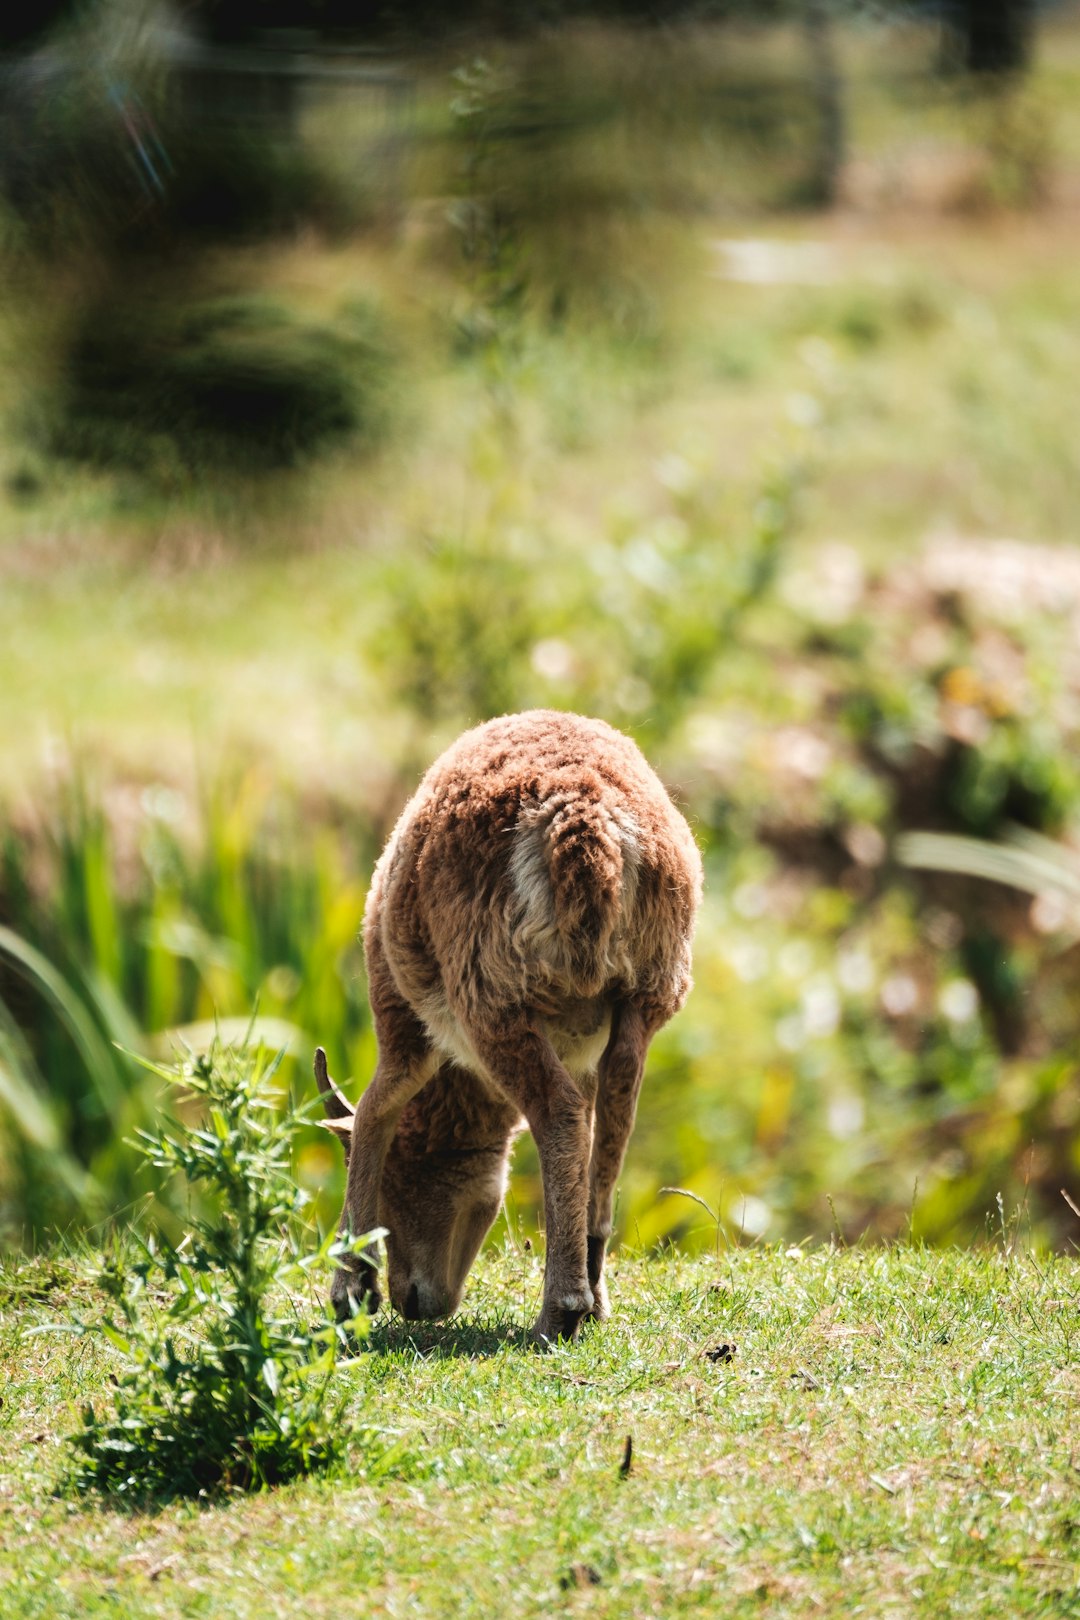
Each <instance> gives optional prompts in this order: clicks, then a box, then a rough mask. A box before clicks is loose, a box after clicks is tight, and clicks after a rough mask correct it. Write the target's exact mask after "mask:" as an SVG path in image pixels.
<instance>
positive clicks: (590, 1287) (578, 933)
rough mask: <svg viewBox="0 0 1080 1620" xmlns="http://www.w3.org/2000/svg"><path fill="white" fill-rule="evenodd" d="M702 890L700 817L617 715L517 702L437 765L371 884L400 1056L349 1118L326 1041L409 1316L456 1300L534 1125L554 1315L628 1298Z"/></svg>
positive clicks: (330, 1098) (379, 992)
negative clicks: (653, 1090)
mask: <svg viewBox="0 0 1080 1620" xmlns="http://www.w3.org/2000/svg"><path fill="white" fill-rule="evenodd" d="M700 893H701V861H700V857H699V855H698V851H697V848H696V846H695V844H694V841H693V838H692V837H691V834H690V830H689V828H688V827H687V825H686V822H685V821H684V819H683V817H682V816H681V815H680V814H679V812H678V811H677V810H676V809H675V808H674V806H673V805H672V803H671V800H670V799H669V798H668V795H667V793H666V792H665V791H664V788H663V787H662V785H661V784H660V782H659V780H658V779H657V777H656V776H655V775H654V774H653V772H652V771H651V769H650V768H649V766H648V765H647V764H646V762H645V760H644V759H643V757H642V755H641V753H640V752H639V751H638V749H637V747H636V746H635V744H634V743H632V742H631V741H630V740H629V738H627V737H625V736H623V735H622V734H621V733H620V732H618V731H614V730H613V729H612V728H611V727H610V726H608V725H606V724H605V723H604V722H603V721H602V720H587V719H583V718H582V717H581V716H579V715H573V714H561V713H556V712H554V711H549V710H535V711H532V712H530V713H527V714H518V715H509V716H505V717H504V718H502V719H499V720H492V721H489V722H488V723H487V724H486V725H482V726H478V727H476V729H475V730H473V731H468V732H466V733H465V734H464V736H462V737H459V738H458V740H457V742H456V743H454V744H453V745H452V747H450V748H449V749H448V750H447V751H446V753H445V754H443V755H442V757H441V758H440V759H438V760H436V762H435V764H434V765H433V766H432V767H431V769H430V770H429V771H428V773H427V775H426V776H425V777H424V779H423V781H422V782H421V784H420V787H419V789H418V791H417V793H416V794H415V796H414V797H413V798H412V799H411V800H410V802H409V804H408V805H406V807H405V810H404V811H403V813H402V815H401V818H400V820H399V821H398V823H397V826H396V827H395V828H394V831H393V833H392V834H391V836H390V839H389V842H388V843H387V846H386V849H385V850H384V851H383V854H382V857H381V859H380V860H379V863H378V865H377V867H376V869H375V876H374V879H373V881H372V887H371V893H370V895H369V897H368V905H367V911H366V913H365V917H364V950H365V955H366V959H367V969H368V982H369V991H370V997H371V1007H372V1014H373V1017H374V1022H375V1030H376V1034H377V1037H378V1044H379V1059H378V1064H377V1067H376V1070H375V1075H374V1078H373V1079H372V1081H371V1084H370V1085H369V1086H368V1088H367V1090H366V1091H365V1092H364V1094H363V1096H362V1097H361V1099H360V1102H359V1103H358V1104H357V1107H356V1111H355V1115H354V1116H353V1118H352V1120H351V1121H350V1120H349V1119H348V1118H342V1117H341V1106H342V1104H341V1102H340V1093H337V1094H336V1095H335V1094H334V1093H332V1092H329V1091H328V1089H327V1088H328V1086H329V1085H330V1084H332V1083H331V1082H329V1081H328V1080H327V1077H326V1072H325V1059H324V1058H323V1057H322V1054H321V1053H320V1054H319V1055H318V1057H317V1059H316V1073H317V1075H318V1077H319V1083H320V1087H321V1088H322V1089H323V1091H324V1096H325V1099H326V1103H327V1112H328V1113H329V1114H331V1116H336V1117H332V1118H331V1119H330V1121H329V1122H328V1123H329V1124H330V1127H331V1128H332V1129H336V1130H337V1132H338V1134H339V1135H342V1137H343V1139H348V1138H349V1137H351V1141H350V1143H349V1151H348V1160H349V1166H348V1187H347V1191H346V1196H345V1208H344V1211H343V1213H342V1227H343V1229H345V1230H351V1231H352V1232H356V1233H362V1232H367V1231H371V1230H373V1229H374V1228H375V1227H376V1226H385V1227H386V1228H387V1230H388V1236H387V1240H386V1242H387V1259H388V1270H389V1284H390V1295H391V1298H392V1300H393V1302H394V1304H395V1305H396V1306H397V1308H398V1309H399V1310H401V1311H402V1313H403V1314H404V1315H405V1316H407V1317H414V1318H415V1317H429V1316H442V1315H446V1314H448V1313H449V1312H450V1311H452V1310H454V1309H456V1307H457V1304H458V1302H459V1300H460V1297H461V1291H462V1287H463V1285H464V1280H465V1276H466V1273H467V1272H468V1269H469V1266H470V1265H471V1264H472V1261H473V1259H474V1258H475V1256H476V1253H477V1251H478V1249H479V1247H480V1244H481V1242H482V1241H483V1238H484V1235H485V1233H486V1232H487V1230H488V1228H489V1227H490V1225H491V1223H492V1222H493V1221H494V1219H495V1217H496V1215H497V1214H498V1211H499V1207H500V1204H501V1201H502V1196H503V1192H504V1190H505V1186H506V1175H507V1166H508V1162H509V1155H510V1147H511V1144H512V1141H513V1138H514V1136H515V1134H516V1132H517V1131H518V1130H519V1129H520V1128H521V1127H522V1125H523V1124H527V1125H528V1127H529V1129H530V1130H531V1131H532V1133H533V1136H534V1138H535V1140H536V1145H537V1150H538V1153H539V1156H540V1166H541V1171H542V1174H543V1182H544V1202H545V1209H546V1226H547V1268H546V1272H545V1279H544V1301H543V1307H542V1309H541V1312H540V1316H539V1319H538V1321H537V1322H536V1324H535V1327H534V1333H535V1335H536V1336H537V1338H539V1339H541V1340H550V1339H554V1338H556V1337H559V1336H571V1337H572V1336H573V1334H574V1333H575V1332H576V1330H577V1327H578V1324H579V1323H580V1322H581V1320H582V1319H583V1318H584V1317H586V1316H592V1317H598V1318H603V1317H605V1316H606V1315H607V1313H608V1305H607V1295H606V1290H605V1286H604V1280H603V1261H604V1250H605V1246H606V1243H607V1239H608V1237H609V1236H610V1233H611V1219H612V1201H613V1196H614V1188H615V1181H616V1178H617V1176H618V1174H619V1170H620V1168H621V1166H622V1160H623V1154H624V1152H625V1149H626V1143H627V1140H628V1138H629V1135H630V1131H631V1129H632V1127H633V1121H634V1111H635V1108H636V1105H637V1095H638V1089H639V1087H640V1084H641V1076H642V1070H643V1067H644V1062H645V1054H646V1051H647V1049H648V1045H649V1041H650V1040H651V1038H652V1036H653V1035H654V1034H655V1032H656V1031H657V1030H658V1029H659V1028H660V1026H661V1025H662V1024H664V1023H665V1022H666V1021H667V1020H668V1019H669V1018H670V1017H671V1016H672V1014H673V1013H675V1012H676V1011H677V1010H678V1009H679V1007H681V1005H682V1003H683V1001H684V1000H685V999H686V995H687V992H688V990H689V988H690V942H691V935H692V932H693V925H694V917H695V913H696V910H697V904H698V900H699V898H700ZM320 1064H321V1070H320ZM324 1081H325V1082H326V1083H325V1084H324ZM365 1295H367V1296H368V1298H369V1301H371V1300H373V1301H374V1302H375V1303H377V1302H378V1290H377V1286H376V1279H375V1269H374V1266H373V1264H372V1263H371V1262H370V1261H369V1260H367V1259H361V1260H358V1261H357V1262H355V1263H354V1264H353V1265H351V1266H348V1267H343V1268H342V1269H341V1270H340V1271H339V1272H338V1273H337V1274H336V1276H335V1278H334V1286H333V1289H332V1297H333V1299H334V1301H335V1303H336V1305H337V1307H338V1309H339V1312H341V1313H342V1314H346V1313H347V1312H348V1311H349V1310H350V1309H351V1308H352V1305H353V1303H354V1302H357V1301H359V1300H360V1299H362V1298H363V1297H364V1296H365Z"/></svg>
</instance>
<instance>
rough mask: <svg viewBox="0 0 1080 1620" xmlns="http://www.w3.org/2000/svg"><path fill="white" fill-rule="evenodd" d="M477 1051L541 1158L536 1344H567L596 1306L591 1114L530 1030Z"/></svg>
mask: <svg viewBox="0 0 1080 1620" xmlns="http://www.w3.org/2000/svg"><path fill="white" fill-rule="evenodd" d="M476 1050H477V1054H478V1056H479V1057H480V1059H481V1061H482V1063H483V1065H484V1067H485V1068H486V1069H487V1071H488V1073H489V1074H490V1075H491V1077H492V1079H493V1080H495V1081H497V1082H498V1084H499V1085H500V1086H501V1087H502V1088H503V1089H504V1090H505V1091H506V1092H507V1094H508V1095H509V1097H510V1098H511V1100H512V1101H513V1102H514V1103H515V1104H516V1106H517V1107H518V1108H520V1110H521V1112H522V1113H523V1114H524V1116H525V1122H526V1124H527V1125H528V1127H529V1129H530V1130H531V1131H532V1134H533V1139H534V1141H535V1142H536V1151H537V1153H538V1154H539V1157H540V1171H541V1175H542V1177H543V1182H544V1216H545V1223H546V1227H547V1258H546V1264H545V1268H544V1301H543V1305H542V1307H541V1311H540V1315H539V1317H538V1318H537V1320H536V1322H535V1323H534V1325H533V1330H532V1331H533V1337H534V1338H535V1339H537V1340H538V1341H540V1342H541V1343H551V1342H552V1341H553V1340H555V1339H572V1338H573V1337H574V1336H575V1334H576V1333H577V1330H578V1327H579V1325H580V1323H581V1320H582V1318H583V1317H584V1316H587V1315H588V1313H589V1312H590V1311H591V1310H592V1307H593V1295H592V1290H591V1289H590V1287H589V1280H588V1271H587V1266H586V1253H585V1235H586V1234H585V1225H586V1214H587V1210H588V1198H589V1170H588V1166H589V1131H590V1121H589V1107H588V1104H587V1103H586V1101H585V1099H584V1097H583V1096H582V1095H581V1092H580V1091H579V1090H578V1088H577V1086H576V1085H575V1084H574V1082H573V1080H572V1079H571V1078H570V1076H569V1074H568V1073H567V1071H566V1070H565V1069H564V1068H563V1066H562V1064H561V1063H560V1062H559V1060H558V1058H557V1057H556V1056H555V1052H554V1050H553V1049H552V1046H551V1043H550V1042H549V1041H548V1040H547V1038H546V1037H545V1036H543V1035H540V1034H538V1033H537V1032H536V1031H535V1030H534V1029H532V1028H530V1027H529V1026H519V1027H518V1028H516V1029H513V1030H511V1031H509V1032H508V1033H507V1034H505V1035H501V1036H500V1037H499V1038H498V1039H497V1040H486V1041H481V1042H478V1043H477V1046H476Z"/></svg>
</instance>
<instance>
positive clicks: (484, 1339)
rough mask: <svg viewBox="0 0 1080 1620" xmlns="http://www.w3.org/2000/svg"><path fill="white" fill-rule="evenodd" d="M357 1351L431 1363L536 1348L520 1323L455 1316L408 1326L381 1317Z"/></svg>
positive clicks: (482, 1358) (483, 1357)
mask: <svg viewBox="0 0 1080 1620" xmlns="http://www.w3.org/2000/svg"><path fill="white" fill-rule="evenodd" d="M357 1348H358V1350H360V1351H362V1352H367V1354H369V1355H385V1356H400V1355H402V1354H408V1355H414V1356H422V1357H423V1358H424V1359H425V1360H429V1361H448V1360H452V1359H456V1358H460V1357H467V1358H470V1359H472V1360H474V1361H482V1360H484V1359H486V1358H487V1357H488V1356H496V1355H498V1354H499V1353H500V1352H501V1351H503V1350H535V1349H536V1348H537V1347H536V1345H535V1343H534V1342H533V1340H532V1339H531V1338H530V1336H529V1331H528V1329H527V1328H525V1327H523V1326H522V1325H521V1323H520V1322H510V1321H504V1320H502V1319H498V1318H497V1319H495V1320H494V1321H492V1320H490V1319H489V1320H487V1321H484V1320H482V1319H481V1320H477V1319H475V1318H473V1319H470V1318H469V1317H466V1316H452V1317H450V1318H448V1320H447V1321H445V1322H406V1321H404V1320H403V1319H402V1318H401V1317H398V1316H388V1315H381V1316H379V1317H377V1318H376V1320H375V1321H374V1322H373V1323H372V1325H371V1330H370V1332H369V1333H368V1336H367V1338H366V1339H365V1340H363V1341H362V1343H361V1344H359V1345H358V1346H357Z"/></svg>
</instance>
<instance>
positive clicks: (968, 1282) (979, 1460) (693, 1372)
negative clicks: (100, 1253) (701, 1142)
mask: <svg viewBox="0 0 1080 1620" xmlns="http://www.w3.org/2000/svg"><path fill="white" fill-rule="evenodd" d="M89 1268H90V1261H89V1259H88V1258H87V1257H85V1256H81V1255H79V1254H78V1253H75V1254H68V1255H61V1254H56V1255H54V1256H53V1257H51V1258H50V1257H48V1256H43V1257H41V1258H40V1259H38V1260H36V1261H31V1262H21V1263H16V1262H10V1261H9V1262H5V1264H4V1267H3V1272H2V1275H0V1290H2V1301H3V1311H2V1319H0V1323H2V1325H0V1380H2V1382H0V1397H2V1401H3V1404H2V1406H0V1501H2V1503H3V1512H2V1513H0V1606H2V1609H3V1613H4V1615H5V1616H10V1617H11V1620H30V1617H42V1620H44V1617H46V1616H47V1617H49V1620H62V1617H67V1616H70V1617H72V1620H74V1617H79V1620H83V1617H85V1616H98V1615H101V1616H104V1615H109V1614H117V1613H122V1614H124V1615H125V1616H131V1617H132V1620H136V1617H144V1616H145V1617H150V1616H163V1617H166V1616H180V1615H183V1616H207V1617H209V1616H222V1617H224V1616H241V1617H243V1616H252V1617H255V1616H264V1615H266V1614H267V1613H271V1612H272V1613H275V1614H278V1615H281V1616H283V1617H285V1616H292V1615H296V1616H300V1615H303V1616H311V1617H318V1616H322V1615H327V1616H329V1615H334V1614H340V1613H343V1612H347V1613H353V1612H363V1613H365V1614H378V1615H402V1616H404V1615H406V1614H420V1615H431V1616H444V1615H445V1616H449V1615H462V1616H464V1615H477V1616H481V1615H483V1616H487V1615H491V1614H494V1613H513V1614H515V1615H521V1616H530V1615H539V1614H546V1613H550V1612H551V1611H552V1610H553V1609H558V1610H560V1611H565V1612H568V1613H571V1614H573V1613H582V1614H585V1613H588V1614H591V1615H611V1616H615V1615H619V1616H631V1615H632V1616H650V1615H660V1614H662V1615H665V1616H667V1615H715V1614H717V1613H723V1614H724V1615H731V1616H740V1617H742V1616H761V1617H768V1616H776V1617H779V1616H785V1617H787V1616H813V1615H816V1614H837V1613H840V1612H844V1613H850V1614H864V1615H873V1616H885V1615H896V1616H927V1617H930V1616H933V1617H935V1620H937V1617H939V1616H944V1615H955V1616H964V1617H975V1616H987V1617H989V1616H997V1615H1001V1614H1008V1615H1010V1616H1012V1615H1016V1616H1024V1617H1032V1620H1035V1617H1045V1620H1050V1617H1060V1620H1064V1617H1066V1616H1075V1615H1077V1614H1080V1550H1078V1546H1077V1540H1078V1536H1080V1528H1078V1523H1077V1504H1078V1502H1080V1485H1078V1476H1077V1467H1078V1458H1077V1452H1076V1434H1077V1400H1078V1397H1080V1363H1078V1360H1077V1335H1076V1323H1077V1306H1078V1303H1080V1270H1078V1267H1077V1262H1076V1260H1075V1258H1073V1257H1069V1258H1065V1257H1059V1258H1056V1259H1055V1258H1047V1257H1038V1256H1035V1255H1034V1254H1031V1253H1028V1252H1025V1250H1024V1248H1023V1246H1022V1245H1021V1244H1020V1243H1018V1242H1017V1241H1015V1239H1014V1237H1013V1236H1011V1235H1010V1234H1003V1235H1002V1240H1001V1241H1000V1242H999V1243H997V1244H996V1245H992V1246H990V1245H988V1246H984V1247H981V1248H975V1249H972V1250H969V1251H968V1252H965V1253H961V1252H958V1251H944V1252H940V1253H931V1252H928V1251H926V1250H924V1249H923V1248H921V1247H920V1246H917V1245H916V1246H908V1245H905V1244H899V1245H897V1246H894V1247H891V1248H876V1249H866V1250H863V1249H858V1248H856V1249H849V1250H839V1249H807V1248H804V1247H789V1248H773V1249H749V1250H748V1249H735V1250H728V1249H727V1248H726V1247H724V1246H721V1247H720V1248H719V1250H718V1252H717V1253H716V1254H715V1255H714V1256H710V1257H705V1258H700V1259H698V1260H695V1261H690V1260H686V1259H677V1258H673V1257H665V1258H659V1259H652V1260H644V1259H641V1258H638V1257H635V1256H633V1255H630V1254H626V1253H623V1254H620V1255H618V1256H617V1257H616V1258H615V1260H614V1262H613V1269H612V1299H613V1304H614V1308H615V1317H614V1319H613V1321H612V1322H611V1323H610V1324H609V1325H607V1326H605V1327H604V1328H603V1329H600V1330H597V1331H594V1332H592V1333H591V1334H589V1335H588V1336H587V1337H586V1338H585V1339H584V1341H583V1342H581V1343H580V1344H578V1345H574V1346H563V1347H560V1348H558V1349H556V1350H554V1351H552V1352H550V1353H549V1354H546V1355H539V1354H537V1353H534V1352H533V1351H531V1350H530V1349H529V1348H528V1347H527V1345H526V1343H525V1340H524V1324H525V1323H526V1322H527V1321H528V1320H529V1313H530V1310H531V1309H532V1308H533V1307H534V1305H535V1302H536V1299H537V1297H538V1293H539V1288H540V1277H541V1269H542V1261H541V1256H540V1255H539V1254H538V1253H537V1252H536V1250H531V1251H528V1252H526V1251H525V1250H523V1249H521V1248H520V1247H510V1246H506V1247H503V1248H502V1249H501V1250H500V1249H496V1250H494V1251H491V1252H488V1253H487V1254H485V1255H484V1256H483V1257H482V1259H481V1261H480V1263H479V1264H478V1267H477V1270H476V1272H475V1274H474V1276H473V1278H472V1280H471V1282H470V1285H469V1292H468V1295H467V1300H466V1308H465V1311H464V1313H463V1314H462V1316H461V1317H460V1318H459V1319H456V1320H454V1321H452V1322H449V1323H447V1324H445V1325H442V1326H438V1327H430V1328H428V1327H425V1328H424V1329H422V1330H419V1331H412V1332H410V1331H409V1330H407V1328H406V1326H404V1325H403V1324H401V1323H400V1322H398V1321H396V1320H390V1319H385V1318H384V1319H380V1320H379V1321H377V1322H376V1324H375V1326H374V1329H373V1332H372V1335H371V1338H370V1340H369V1341H368V1344H367V1346H366V1348H364V1349H363V1350H362V1351H361V1352H360V1353H359V1354H358V1356H357V1357H356V1358H355V1359H354V1360H352V1361H349V1362H346V1363H345V1364H343V1365H342V1367H341V1370H340V1373H339V1374H338V1377H339V1379H340V1381H341V1385H342V1388H343V1389H345V1390H347V1392H348V1405H347V1417H346V1421H347V1423H348V1426H349V1442H348V1448H347V1461H346V1463H345V1464H344V1465H343V1467H342V1468H341V1469H340V1471H339V1473H338V1474H337V1475H336V1476H334V1477H328V1478H325V1479H323V1480H322V1481H321V1482H317V1483H316V1482H308V1483H304V1484H300V1485H294V1486H289V1487H285V1488H281V1489H278V1490H275V1491H272V1492H266V1493H264V1494H261V1495H257V1496H255V1497H251V1498H241V1497H234V1498H228V1497H226V1498H224V1499H220V1500H217V1501H207V1502H204V1503H198V1504H194V1505H192V1504H181V1503H173V1504H161V1505H157V1506H154V1505H148V1506H147V1507H146V1508H145V1509H139V1510H136V1509H134V1508H130V1507H129V1508H126V1509H124V1510H120V1511H118V1510H117V1509H116V1508H115V1507H112V1506H110V1505H109V1504H108V1502H102V1501H100V1500H94V1499H83V1500H80V1499H77V1498H73V1497H72V1496H71V1495H70V1494H69V1493H65V1491H64V1489H63V1486H62V1479H63V1475H64V1469H65V1456H64V1453H65V1439H64V1437H65V1435H66V1434H67V1433H69V1432H70V1431H71V1429H72V1428H73V1426H74V1423H75V1417H76V1409H77V1408H78V1407H80V1406H81V1405H82V1404H83V1403H85V1402H87V1401H93V1402H96V1403H98V1404H99V1405H100V1404H101V1403H103V1402H106V1401H107V1399H108V1393H109V1374H110V1367H111V1365H112V1359H111V1358H112V1352H111V1351H110V1350H109V1349H108V1347H107V1346H106V1345H105V1344H104V1343H103V1342H102V1341H95V1340H94V1339H92V1338H91V1339H85V1340H81V1341H79V1342H78V1343H77V1344H76V1345H75V1348H74V1349H73V1348H72V1344H73V1341H72V1340H71V1339H70V1338H68V1337H66V1336H64V1335H63V1334H62V1333H57V1332H55V1331H50V1330H55V1329H57V1328H61V1329H62V1328H63V1326H64V1324H65V1322H66V1321H67V1320H68V1319H69V1317H70V1316H71V1314H72V1313H78V1314H79V1315H80V1316H82V1317H84V1318H85V1319H87V1320H93V1319H94V1317H95V1315H96V1314H97V1313H98V1312H99V1311H100V1309H101V1307H102V1304H103V1301H102V1297H101V1296H100V1295H99V1294H98V1293H97V1292H96V1291H95V1286H94V1284H93V1283H92V1281H91V1279H90V1270H89ZM42 1328H44V1329H45V1330H46V1331H45V1332H40V1331H39V1330H40V1329H42ZM628 1441H629V1442H631V1444H630V1447H629V1451H628ZM628 1456H629V1466H628V1467H626V1466H625V1464H626V1459H627V1457H628Z"/></svg>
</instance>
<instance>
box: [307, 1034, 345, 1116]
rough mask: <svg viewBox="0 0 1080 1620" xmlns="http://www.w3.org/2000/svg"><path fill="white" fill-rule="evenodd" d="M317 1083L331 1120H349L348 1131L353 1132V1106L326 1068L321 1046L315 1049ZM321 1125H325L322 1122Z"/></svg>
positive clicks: (324, 1054)
mask: <svg viewBox="0 0 1080 1620" xmlns="http://www.w3.org/2000/svg"><path fill="white" fill-rule="evenodd" d="M314 1068H315V1082H316V1084H317V1085H318V1088H319V1090H320V1091H321V1092H322V1100H323V1107H324V1108H325V1109H326V1112H327V1115H328V1117H329V1118H330V1119H331V1120H337V1119H340V1120H348V1125H347V1127H346V1129H347V1130H352V1104H351V1103H350V1102H349V1099H348V1098H347V1097H346V1096H345V1095H344V1094H343V1092H341V1091H340V1090H339V1089H338V1087H337V1086H336V1085H335V1083H334V1081H333V1080H331V1078H330V1074H329V1071H328V1070H327V1067H326V1053H325V1052H324V1051H323V1049H322V1047H321V1046H317V1047H316V1048H315V1064H314ZM319 1123H320V1124H322V1123H324V1122H323V1121H321V1120H320V1122H319Z"/></svg>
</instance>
